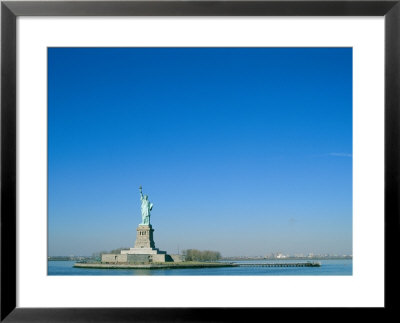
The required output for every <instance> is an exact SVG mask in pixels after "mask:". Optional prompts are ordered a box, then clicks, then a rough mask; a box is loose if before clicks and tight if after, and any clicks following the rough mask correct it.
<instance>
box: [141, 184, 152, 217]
mask: <svg viewBox="0 0 400 323" xmlns="http://www.w3.org/2000/svg"><path fill="white" fill-rule="evenodd" d="M139 190H140V200H141V201H142V205H141V208H142V223H140V224H145V225H150V211H151V210H152V208H153V203H150V201H149V197H148V196H147V195H143V193H142V187H141V186H140V187H139Z"/></svg>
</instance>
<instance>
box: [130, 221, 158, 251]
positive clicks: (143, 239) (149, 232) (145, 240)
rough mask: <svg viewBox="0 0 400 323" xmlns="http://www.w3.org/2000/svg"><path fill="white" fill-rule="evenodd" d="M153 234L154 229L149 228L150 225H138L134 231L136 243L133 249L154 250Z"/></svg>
mask: <svg viewBox="0 0 400 323" xmlns="http://www.w3.org/2000/svg"><path fill="white" fill-rule="evenodd" d="M153 232H154V229H153V228H152V227H151V224H148V225H145V224H139V226H138V228H137V229H136V242H135V246H134V248H135V249H139V248H155V244H154V240H153Z"/></svg>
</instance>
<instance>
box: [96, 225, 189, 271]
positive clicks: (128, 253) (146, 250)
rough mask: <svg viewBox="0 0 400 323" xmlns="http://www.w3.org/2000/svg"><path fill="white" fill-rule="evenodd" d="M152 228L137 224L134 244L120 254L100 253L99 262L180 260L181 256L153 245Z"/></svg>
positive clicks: (143, 262) (144, 262)
mask: <svg viewBox="0 0 400 323" xmlns="http://www.w3.org/2000/svg"><path fill="white" fill-rule="evenodd" d="M153 232H154V229H153V228H152V227H151V225H150V224H149V225H146V224H139V226H138V228H137V229H136V242H135V246H134V247H133V248H130V249H126V250H121V254H102V255H101V262H102V263H104V264H118V263H124V264H148V263H160V262H181V261H182V257H180V256H178V255H176V256H175V255H173V256H170V255H168V254H167V252H166V251H161V250H159V249H158V248H156V247H155V244H154V239H153Z"/></svg>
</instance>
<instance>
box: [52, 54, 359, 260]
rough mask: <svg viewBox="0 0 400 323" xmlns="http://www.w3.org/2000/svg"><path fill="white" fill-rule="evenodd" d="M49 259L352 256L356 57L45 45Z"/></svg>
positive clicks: (348, 55) (344, 55)
mask: <svg viewBox="0 0 400 323" xmlns="http://www.w3.org/2000/svg"><path fill="white" fill-rule="evenodd" d="M48 158H49V160H48V170H49V171H48V175H49V195H48V196H49V198H48V206H49V208H48V238H49V245H48V247H49V255H72V254H74V255H91V254H92V253H93V252H97V251H101V250H111V249H115V248H118V247H133V244H134V241H135V238H136V227H137V225H138V224H139V223H140V221H141V215H140V199H139V190H138V187H139V186H140V185H142V186H143V192H144V193H145V194H148V195H149V199H150V201H151V202H152V203H153V204H154V208H153V211H152V215H151V223H152V225H153V227H154V229H155V232H154V239H155V243H156V247H158V248H160V249H161V250H166V251H168V252H169V253H177V251H178V248H179V250H182V249H189V248H196V249H201V250H204V249H209V250H218V251H220V252H221V253H222V255H223V256H233V255H248V256H252V255H267V254H270V253H271V252H282V253H289V254H296V253H309V252H313V253H330V254H335V253H336V254H351V253H352V49H351V48H49V49H48Z"/></svg>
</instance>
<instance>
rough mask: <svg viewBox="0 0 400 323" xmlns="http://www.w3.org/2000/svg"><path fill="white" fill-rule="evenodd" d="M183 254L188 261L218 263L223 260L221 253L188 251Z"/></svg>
mask: <svg viewBox="0 0 400 323" xmlns="http://www.w3.org/2000/svg"><path fill="white" fill-rule="evenodd" d="M182 254H183V255H184V256H185V260H186V261H217V260H219V259H221V253H220V252H219V251H211V250H204V251H201V250H197V249H187V250H183V251H182Z"/></svg>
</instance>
